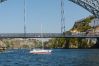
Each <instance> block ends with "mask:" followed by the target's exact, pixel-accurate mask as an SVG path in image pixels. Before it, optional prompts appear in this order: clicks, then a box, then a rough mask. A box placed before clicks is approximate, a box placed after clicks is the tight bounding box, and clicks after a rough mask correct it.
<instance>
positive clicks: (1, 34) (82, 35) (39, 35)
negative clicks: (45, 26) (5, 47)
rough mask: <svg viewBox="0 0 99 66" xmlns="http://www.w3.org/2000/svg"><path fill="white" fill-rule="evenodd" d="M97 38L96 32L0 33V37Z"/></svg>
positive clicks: (98, 35)
mask: <svg viewBox="0 0 99 66" xmlns="http://www.w3.org/2000/svg"><path fill="white" fill-rule="evenodd" d="M96 37H97V38H98V37H99V33H98V34H93V35H87V34H75V35H73V34H71V35H68V34H64V35H63V34H61V33H26V34H25V35H24V33H0V38H96Z"/></svg>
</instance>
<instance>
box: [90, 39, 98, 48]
mask: <svg viewBox="0 0 99 66" xmlns="http://www.w3.org/2000/svg"><path fill="white" fill-rule="evenodd" d="M91 48H99V38H97V41H96V44H95V45H94V46H92V47H91Z"/></svg>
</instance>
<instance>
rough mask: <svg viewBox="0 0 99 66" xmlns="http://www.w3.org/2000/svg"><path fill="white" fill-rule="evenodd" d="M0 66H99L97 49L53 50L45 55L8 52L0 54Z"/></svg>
mask: <svg viewBox="0 0 99 66" xmlns="http://www.w3.org/2000/svg"><path fill="white" fill-rule="evenodd" d="M0 66H99V49H53V52H52V53H51V54H45V55H44V54H42V55H37V54H30V53H29V50H27V49H21V50H19V49H18V50H9V51H5V52H1V53H0Z"/></svg>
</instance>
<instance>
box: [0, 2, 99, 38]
mask: <svg viewBox="0 0 99 66" xmlns="http://www.w3.org/2000/svg"><path fill="white" fill-rule="evenodd" d="M5 1H7V0H0V3H2V2H5ZM69 1H71V2H73V3H75V4H77V5H79V6H81V7H83V8H85V9H86V10H88V11H89V12H90V13H92V14H93V15H94V16H95V17H96V18H99V0H69ZM24 6H25V0H24ZM25 10H26V9H25V8H24V33H0V38H98V37H99V35H86V34H83V35H82V34H80V35H64V34H63V33H64V32H65V21H64V20H65V18H64V0H61V33H42V35H41V33H27V32H26V22H25V21H26V20H25V18H26V15H25Z"/></svg>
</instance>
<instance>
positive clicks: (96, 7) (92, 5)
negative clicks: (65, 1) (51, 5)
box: [69, 0, 99, 18]
mask: <svg viewBox="0 0 99 66" xmlns="http://www.w3.org/2000/svg"><path fill="white" fill-rule="evenodd" d="M69 1H71V2H73V3H75V4H77V5H79V6H81V7H83V8H84V9H86V10H88V11H89V12H90V13H92V14H93V15H94V16H95V17H97V18H99V0H69Z"/></svg>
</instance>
